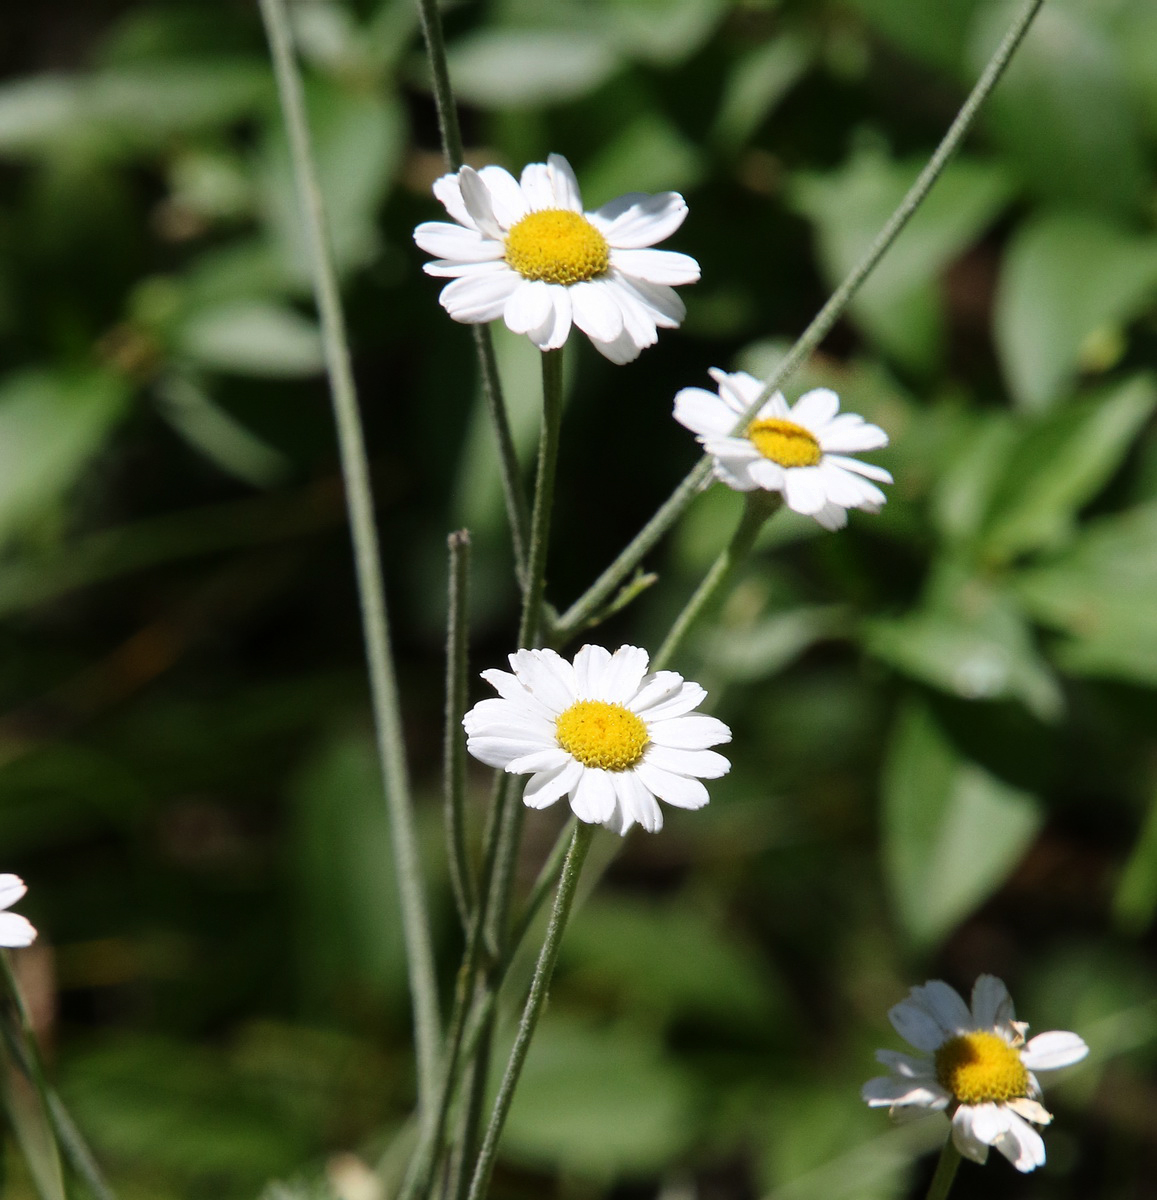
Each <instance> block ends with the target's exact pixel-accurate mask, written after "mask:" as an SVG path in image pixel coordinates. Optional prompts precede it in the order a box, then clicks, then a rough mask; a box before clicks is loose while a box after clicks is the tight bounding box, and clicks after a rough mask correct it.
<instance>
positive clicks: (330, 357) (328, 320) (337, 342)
mask: <svg viewBox="0 0 1157 1200" xmlns="http://www.w3.org/2000/svg"><path fill="white" fill-rule="evenodd" d="M260 5H261V16H262V19H263V20H264V22H265V31H266V35H267V37H268V39H269V46H270V50H271V52H272V55H273V66H274V71H275V74H276V76H277V91H278V95H279V97H280V100H281V110H282V115H283V116H284V118H285V127H286V131H287V133H288V136H289V148H290V155H291V158H292V161H293V174H294V181H295V183H296V186H297V193H298V200H299V202H300V205H301V213H302V220H303V224H304V229H305V236H306V241H307V243H308V245H309V251H310V263H311V267H312V274H313V292H314V299H315V302H316V304H317V310H318V314H319V316H320V317H321V331H322V340H323V343H324V346H325V364H326V372H327V374H328V376H329V386H330V396H331V398H332V400H333V411H334V420H335V423H336V425H337V433H338V446H339V450H340V454H341V468H342V476H343V478H344V480H345V490H346V505H347V507H348V510H349V519H350V535H351V537H352V540H353V549H354V563H355V566H356V571H357V584H358V597H359V600H360V603H361V612H362V629H363V633H364V637H365V646H366V661H367V664H368V667H369V676H370V693H371V697H372V700H373V713H374V731H375V734H376V738H377V746H378V755H379V758H380V759H381V767H382V777H383V781H384V784H385V793H386V804H387V806H388V809H389V815H390V823H391V829H392V834H393V844H394V857H395V863H396V870H397V875H398V890H399V892H400V894H401V907H402V930H403V936H404V940H405V946H406V963H407V968H408V970H409V979H410V995H411V998H412V1001H413V1009H414V1033H415V1041H416V1043H417V1058H418V1105H419V1112H420V1114H421V1117H422V1120H423V1122H425V1121H427V1120H429V1117H430V1113H431V1109H432V1104H433V1098H434V1095H435V1093H436V1090H437V1086H438V1075H439V1072H438V1057H439V1056H438V1038H439V1025H440V1017H439V1015H438V991H437V984H436V982H435V976H434V953H433V947H432V945H431V938H430V921H429V916H428V912H427V906H426V894H425V890H424V885H423V881H422V869H421V860H420V858H419V856H418V841H417V836H416V832H415V829H414V811H413V802H412V799H411V796H410V780H409V773H408V771H407V767H406V757H405V746H404V743H403V740H402V721H401V711H400V704H399V701H398V685H397V678H396V676H395V672H394V660H393V652H392V650H391V647H390V634H389V624H388V621H387V618H386V600H385V588H384V586H383V581H382V571H381V559H380V552H379V548H378V531H377V526H376V524H375V522H374V504H373V495H372V492H371V489H370V472H369V462H368V460H367V458H366V448H365V438H364V436H363V433H362V424H361V416H360V414H359V412H358V403H357V393H356V391H355V389H354V380H353V371H352V369H351V366H350V352H349V343H348V340H347V338H346V330H345V317H344V314H343V312H342V306H341V295H340V292H339V290H338V282H337V273H336V271H335V269H334V265H333V258H332V256H331V254H330V251H329V245H328V241H327V237H326V232H325V213H324V205H323V202H322V196H321V188H320V186H319V184H318V180H317V168H316V165H315V159H314V155H313V150H312V147H311V145H310V134H309V124H308V122H307V120H306V115H305V100H304V96H303V93H302V87H301V76H300V75H299V73H298V69H297V63H296V61H295V59H294V55H293V47H292V44H291V42H290V34H289V23H288V20H287V17H286V11H285V3H284V0H260Z"/></svg>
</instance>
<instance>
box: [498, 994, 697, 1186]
mask: <svg viewBox="0 0 1157 1200" xmlns="http://www.w3.org/2000/svg"><path fill="white" fill-rule="evenodd" d="M693 1095H694V1093H693V1090H692V1088H691V1084H690V1080H689V1079H688V1078H687V1077H686V1076H685V1075H684V1073H683V1072H682V1071H681V1070H680V1069H679V1068H678V1067H677V1066H676V1065H675V1064H674V1063H673V1062H671V1061H670V1060H668V1059H666V1058H665V1057H664V1056H663V1054H662V1051H661V1049H660V1047H659V1044H658V1041H657V1039H656V1038H655V1036H654V1033H653V1032H651V1031H650V1030H648V1029H645V1028H639V1027H636V1026H628V1025H622V1026H618V1027H616V1028H611V1029H600V1028H597V1027H594V1026H591V1025H588V1024H584V1023H580V1022H578V1021H576V1020H570V1019H567V1018H565V1017H563V1016H561V1015H558V1016H556V1015H554V1014H552V1013H551V1014H548V1015H547V1016H546V1017H545V1018H544V1019H543V1021H542V1023H541V1024H540V1025H539V1028H538V1032H537V1033H536V1034H535V1038H534V1042H533V1043H532V1045H531V1047H530V1053H529V1055H528V1056H527V1059H526V1066H525V1068H524V1069H523V1072H522V1078H521V1080H520V1081H519V1085H518V1091H517V1092H516V1093H515V1096H514V1103H513V1105H512V1106H511V1109H510V1117H509V1120H508V1122H507V1126H506V1131H505V1135H504V1140H503V1152H504V1153H505V1154H508V1155H509V1156H510V1157H512V1158H514V1159H518V1160H521V1161H523V1162H525V1163H528V1164H532V1165H537V1166H550V1167H552V1168H561V1169H562V1170H563V1171H565V1172H567V1174H569V1175H571V1176H573V1177H576V1178H579V1179H589V1180H596V1181H600V1182H607V1181H609V1180H611V1179H614V1178H616V1177H617V1176H621V1175H638V1174H645V1173H648V1172H652V1171H656V1170H658V1169H660V1168H661V1167H663V1166H664V1165H665V1164H667V1163H669V1162H670V1161H671V1160H672V1159H674V1158H675V1157H676V1156H678V1155H680V1154H681V1153H683V1152H684V1151H685V1149H686V1147H687V1145H688V1142H689V1139H690V1138H691V1137H692V1136H693V1130H694V1125H693V1123H692V1121H691V1105H692V1100H693Z"/></svg>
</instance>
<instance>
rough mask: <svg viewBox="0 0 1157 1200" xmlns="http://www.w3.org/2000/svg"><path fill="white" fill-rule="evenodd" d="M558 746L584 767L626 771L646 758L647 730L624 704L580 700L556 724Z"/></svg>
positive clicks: (640, 719)
mask: <svg viewBox="0 0 1157 1200" xmlns="http://www.w3.org/2000/svg"><path fill="white" fill-rule="evenodd" d="M554 728H555V737H556V738H558V744H559V745H560V746H561V747H562V748H563V749H564V750H565V751H566V752H567V753H568V754H571V755H573V756H574V757H575V758H577V759H578V760H579V762H581V763H582V765H583V766H584V767H602V769H603V770H604V771H626V770H629V769H630V768H631V767H633V766H634V765H635V764H636V763H637V762H638V761H639V759H641V758H642V757H643V751H644V750H646V748H647V742H648V741H649V740H650V739H649V738H648V736H647V726H646V725H645V724H644V722H643V719H642V718H641V717H637V716H635V714H634V713H633V712H631V710H630V709H629V708H624V707H623V706H622V705H621V704H607V703H606V701H604V700H577V701H575V703H574V704H572V705H571V706H570V708H568V709H567V710H566V712H564V713H562V714H560V716H559V717H558V719H557V720H556V721H555V726H554Z"/></svg>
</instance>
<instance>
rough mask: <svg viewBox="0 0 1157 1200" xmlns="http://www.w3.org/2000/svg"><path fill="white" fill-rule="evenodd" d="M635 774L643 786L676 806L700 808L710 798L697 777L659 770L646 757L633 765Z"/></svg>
mask: <svg viewBox="0 0 1157 1200" xmlns="http://www.w3.org/2000/svg"><path fill="white" fill-rule="evenodd" d="M635 774H636V775H638V777H639V781H640V782H641V783H642V784H643V786H644V787H646V788H647V789H649V790H650V791H651V792H653V793H654V794H655V795H656V796H658V797H659V799H660V800H666V801H667V803H668V804H673V805H674V806H675V807H676V808H690V809H695V808H702V807H703V806H704V805H705V804H706V803H707V801H708V800H710V798H711V797H710V796H709V795H708V794H707V789H706V788H705V787H704V786H703V784H702V783H701V782H700V781H699V780H698V779H691V778H689V777H688V776H686V775H676V774H673V773H672V772H670V771H664V770H661V769H660V768H659V767H656V766H654V765H653V764H652V763H650V762H648V761H647V760H646V759H644V760H643V761H642V762H641V763H639V765H638V766H637V767H635Z"/></svg>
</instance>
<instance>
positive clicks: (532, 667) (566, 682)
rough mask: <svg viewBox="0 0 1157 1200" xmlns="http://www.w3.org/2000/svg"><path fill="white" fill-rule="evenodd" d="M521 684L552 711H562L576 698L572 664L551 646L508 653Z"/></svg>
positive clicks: (556, 712)
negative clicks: (547, 648)
mask: <svg viewBox="0 0 1157 1200" xmlns="http://www.w3.org/2000/svg"><path fill="white" fill-rule="evenodd" d="M510 665H511V667H513V668H514V673H515V675H517V676H518V678H519V680H520V681H521V682H522V684H523V686H524V687H526V688H527V689H528V690H529V691H530V693H531V694H532V695H533V696H534V697H535V698H536V699H537V700H540V701H541V702H542V703H543V705H545V707H546V708H547V709H548V710H549V711H550V712H552V713H555V714H558V713H561V712H564V711H565V710H566V709H568V708H570V706H571V705H572V704H573V703H574V702H575V700H576V699H577V698H578V695H577V691H576V684H575V676H574V668H573V667H572V666H571V665H570V663H568V662H567V661H566V659H565V658H563V657H562V655H561V654H557V653H556V652H555V651H554V650H519V651H518V652H517V653H515V654H512V655H511V656H510Z"/></svg>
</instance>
